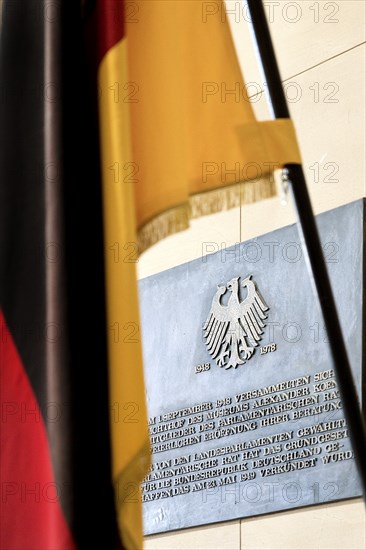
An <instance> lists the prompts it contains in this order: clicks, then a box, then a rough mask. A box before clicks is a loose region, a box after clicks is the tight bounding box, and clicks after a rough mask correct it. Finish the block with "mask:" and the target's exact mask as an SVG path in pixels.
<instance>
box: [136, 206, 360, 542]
mask: <svg viewBox="0 0 366 550" xmlns="http://www.w3.org/2000/svg"><path fill="white" fill-rule="evenodd" d="M364 208H365V205H364V201H363V200H360V201H356V202H354V203H351V204H348V205H346V206H344V207H341V208H337V209H335V210H332V211H329V212H326V213H324V214H321V215H319V216H318V217H317V223H318V227H319V230H320V234H321V238H322V244H323V250H324V255H325V258H326V261H327V266H328V269H329V273H330V277H331V281H332V286H333V289H334V294H335V298H336V302H337V305H338V311H339V316H340V320H341V324H342V328H343V331H344V336H345V340H346V344H347V348H348V352H349V356H350V361H351V365H352V369H353V374H354V378H355V382H356V385H357V390H358V392H359V396H360V400H361V388H362V367H363V359H362V342H363V336H364V333H363V330H364V328H363V325H362V320H363V291H364V252H363V251H364V244H363V233H364V227H365V225H364ZM204 250H206V251H207V250H211V251H213V250H216V253H212V254H208V255H204V254H203V255H202V258H200V259H197V260H195V261H192V262H189V263H187V264H184V265H180V266H178V267H176V268H174V269H170V270H168V271H165V272H163V273H159V274H158V275H154V276H152V277H148V278H146V279H144V280H142V281H141V282H140V303H141V321H142V333H143V342H144V362H145V380H146V390H147V402H148V414H149V432H150V437H151V446H152V451H153V464H152V468H151V471H150V472H149V474H148V475H147V477H146V478H145V480H144V482H143V485H142V489H143V493H142V499H143V510H144V529H145V534H146V535H149V534H153V533H159V532H165V531H169V530H173V529H182V528H186V527H191V526H197V525H203V524H208V523H214V522H220V521H225V520H231V519H234V518H242V517H248V516H255V515H259V514H265V513H270V512H274V511H279V510H287V509H290V508H295V507H299V506H307V505H311V504H319V503H323V502H330V501H334V500H339V499H347V498H351V497H356V496H360V495H361V494H362V492H361V487H360V482H359V478H358V474H357V470H356V464H355V460H354V457H353V451H352V448H351V445H350V439H349V432H348V427H347V422H346V419H345V415H344V410H343V408H342V402H341V399H340V394H339V388H338V385H337V380H336V377H335V373H334V370H333V365H332V360H331V356H330V350H329V344H328V342H327V335H326V332H325V329H324V323H323V320H322V317H321V314H320V312H319V307H318V304H317V301H316V299H315V298H314V294H313V290H312V287H311V281H310V278H309V275H308V273H307V269H306V265H305V259H304V255H303V253H302V250H301V245H300V240H299V235H298V232H297V228H296V226H288V227H284V228H282V229H279V230H277V231H274V232H272V233H269V234H266V235H262V236H260V237H258V238H256V239H254V240H252V241H248V242H243V243H238V244H237V245H235V246H233V247H231V248H225V245H222V244H221V243H206V244H205V249H204ZM355 405H356V404H355Z"/></svg>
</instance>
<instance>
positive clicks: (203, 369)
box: [194, 363, 211, 374]
mask: <svg viewBox="0 0 366 550" xmlns="http://www.w3.org/2000/svg"><path fill="white" fill-rule="evenodd" d="M210 368H211V364H210V363H203V364H201V365H196V366H195V367H194V372H195V374H200V372H206V371H208V370H210Z"/></svg>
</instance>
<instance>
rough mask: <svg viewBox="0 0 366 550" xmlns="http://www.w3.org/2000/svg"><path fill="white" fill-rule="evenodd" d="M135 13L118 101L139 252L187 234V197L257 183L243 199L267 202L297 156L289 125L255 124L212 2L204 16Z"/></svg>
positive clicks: (153, 9) (158, 7)
mask: <svg viewBox="0 0 366 550" xmlns="http://www.w3.org/2000/svg"><path fill="white" fill-rule="evenodd" d="M214 8H215V9H214ZM216 8H217V9H216ZM136 13H137V14H138V16H137V18H136V20H135V21H127V37H128V43H127V47H128V83H129V88H128V90H130V91H131V92H132V91H133V94H132V95H130V96H129V97H128V98H127V102H128V106H129V112H130V116H131V137H132V156H133V162H134V163H135V168H136V178H135V179H136V183H135V197H136V217H137V226H138V229H139V236H140V245H141V246H142V249H144V248H145V247H146V246H150V245H151V244H153V243H154V242H156V240H158V239H159V238H162V237H164V236H166V235H167V234H170V233H171V232H174V231H175V230H179V229H182V228H183V227H186V225H185V224H183V221H182V220H183V219H184V218H186V219H187V220H189V217H190V215H191V208H190V205H189V203H190V200H191V197H192V196H196V197H197V196H198V195H201V194H202V200H204V195H203V194H205V193H206V192H207V191H213V190H217V189H219V188H223V187H229V186H232V185H233V184H242V183H245V182H250V183H249V184H248V185H249V187H250V189H251V190H253V188H254V187H253V185H254V183H255V182H257V183H256V191H255V192H252V191H250V192H247V193H246V192H245V191H244V190H243V191H242V198H243V200H247V199H248V200H260V199H262V198H267V197H268V196H271V195H273V194H274V193H275V187H274V185H273V182H272V178H271V177H270V176H271V174H272V172H273V169H274V167H273V163H275V162H278V163H279V164H283V163H285V162H289V161H292V160H294V159H297V161H298V160H299V154H298V149H297V144H296V137H295V134H294V129H293V126H292V123H291V121H289V120H278V121H268V122H257V121H256V119H255V116H254V112H253V109H252V104H251V102H250V100H249V98H248V96H247V93H246V87H245V83H244V80H243V77H242V74H241V70H240V66H239V63H238V60H237V56H236V52H235V48H234V44H233V41H232V37H231V32H230V28H229V25H228V22H227V20H226V18H225V17H223V14H224V13H225V12H224V4H223V3H222V2H221V1H218V2H216V3H215V6H214V5H213V4H212V6H211V9H209V10H208V4H207V2H204V1H201V0H194V1H190V0H148V1H146V0H137V1H136ZM271 163H272V164H271ZM253 182H254V183H253ZM236 195H237V192H236ZM233 196H234V195H232V197H233ZM207 197H208V195H206V198H207ZM196 203H197V201H196ZM229 203H231V204H234V205H237V203H236V201H235V200H233V198H231V199H230V200H229V201H224V203H223V204H229ZM211 204H213V201H211ZM216 204H217V201H216ZM183 207H184V208H185V213H184V214H182V208H183ZM173 210H174V211H175V212H176V213H177V216H178V217H177V218H176V224H174V223H173ZM196 210H197V209H196ZM204 210H205V209H204V208H200V209H199V211H201V212H203V211H204ZM213 211H215V209H211V208H207V209H206V212H207V213H212V212H213ZM167 212H169V215H168V214H167ZM156 217H159V221H156ZM187 223H188V222H187ZM149 231H151V232H152V233H153V234H154V235H155V238H151V239H150V238H149V235H148V233H149ZM146 236H147V237H148V238H146Z"/></svg>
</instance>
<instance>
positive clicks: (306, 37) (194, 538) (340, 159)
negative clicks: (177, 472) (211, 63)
mask: <svg viewBox="0 0 366 550" xmlns="http://www.w3.org/2000/svg"><path fill="white" fill-rule="evenodd" d="M208 4H210V5H211V8H212V6H213V7H214V5H215V2H207V5H208ZM265 4H266V6H267V8H266V9H267V16H268V20H269V23H270V30H271V33H272V37H273V40H274V44H275V47H276V52H277V57H278V61H279V64H280V70H281V75H282V78H283V80H284V85H285V89H286V95H287V98H288V101H289V106H290V110H291V114H292V117H293V119H294V122H295V126H296V130H297V134H298V138H299V141H300V147H301V153H302V156H303V160H304V168H305V172H306V176H307V182H308V185H309V189H310V193H311V198H312V202H313V206H314V210H315V212H316V213H320V212H323V211H326V210H330V209H332V208H335V207H337V206H340V205H342V204H345V203H348V202H351V201H353V200H356V199H358V198H361V197H364V196H366V193H365V158H364V151H365V116H366V113H365V104H366V101H365V79H364V69H365V23H364V21H365V15H366V14H365V11H366V5H365V3H364V2H362V1H358V0H340V1H337V2H323V1H322V2H308V1H306V2H287V1H286V0H281V1H280V2H266V3H265ZM227 5H228V7H229V11H230V15H229V17H230V23H231V24H232V29H233V34H234V40H235V42H236V46H237V50H238V53H239V59H240V63H241V66H242V69H243V72H244V73H245V79H246V83H247V89H246V90H245V94H246V93H248V94H249V96H251V101H252V105H253V107H254V109H255V112H256V114H257V116H258V117H260V118H262V119H265V118H268V116H269V113H268V110H267V107H266V102H265V97H264V93H263V91H262V90H263V82H262V79H261V76H260V73H259V71H258V67H257V65H256V62H255V57H254V53H253V51H252V48H251V43H250V35H249V32H248V27H247V23H246V18H247V16H246V12H245V11H243V10H242V3H241V2H238V1H235V0H231V1H227ZM213 11H214V10H213ZM217 84H218V88H219V91H218V93H220V94H222V97H223V99H224V100H227V101H229V100H233V98H234V100H235V95H233V94H229V93H227V92H229V91H230V89H232V87H231V88H230V84H229V83H217ZM226 84H227V85H226ZM249 84H250V85H249ZM235 93H238V94H241V93H242V90H236V92H235ZM232 168H233V167H230V166H228V167H226V169H227V170H230V169H232ZM244 168H245V167H244ZM294 221H295V216H294V212H293V209H292V206H291V204H290V203H289V204H287V205H286V206H282V205H281V203H280V199H279V198H273V199H267V200H265V201H262V202H260V203H255V204H252V205H245V206H242V207H241V208H236V209H233V210H231V211H228V212H223V213H220V214H215V215H212V216H208V217H205V218H201V219H199V220H194V221H192V224H191V227H190V229H189V230H187V231H185V232H183V233H180V234H177V235H175V236H172V237H168V238H167V239H166V240H164V241H162V242H161V243H159V244H158V245H156V246H154V247H153V248H152V249H150V250H148V251H147V252H146V253H144V254H143V255H142V257H141V258H140V260H139V263H138V269H139V276H140V277H146V276H148V275H152V274H153V273H157V272H159V271H162V270H164V269H168V268H171V267H174V266H176V265H179V264H181V263H184V262H186V261H189V260H192V259H195V258H198V257H201V256H202V255H204V254H207V253H209V252H213V251H217V250H220V249H221V248H224V247H227V246H232V245H234V244H235V243H237V242H240V241H243V240H246V239H250V238H252V237H254V236H256V235H260V234H263V233H266V232H269V231H272V230H274V229H277V228H279V227H282V226H284V225H288V224H290V223H293V222H294ZM365 531H366V529H365V508H364V505H363V503H362V501H361V499H354V500H351V501H348V502H340V503H335V504H331V505H321V506H315V507H310V508H308V509H303V510H296V511H289V512H283V513H280V514H272V515H270V516H262V517H259V518H258V517H256V518H253V519H250V518H249V519H243V520H235V521H233V522H228V523H224V524H219V525H214V526H206V527H202V528H195V529H187V530H184V531H181V532H174V533H167V534H165V535H156V536H152V537H148V538H147V539H146V541H145V548H146V549H147V550H164V549H170V550H172V549H178V548H184V549H185V550H189V549H197V548H199V549H200V550H201V549H202V550H203V549H217V548H221V549H230V550H259V549H262V550H265V549H266V550H275V549H281V550H286V549H288V550H290V549H291V550H295V549H300V548H301V549H302V550H305V549H307V550H310V549H314V548H319V549H321V548H324V549H326V548H333V549H343V550H346V549H347V550H350V549H362V548H365V543H366V540H365Z"/></svg>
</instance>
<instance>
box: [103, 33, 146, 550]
mask: <svg viewBox="0 0 366 550" xmlns="http://www.w3.org/2000/svg"><path fill="white" fill-rule="evenodd" d="M125 70H126V40H122V41H121V42H119V43H118V44H117V45H116V46H114V47H113V48H111V49H110V50H109V51H108V53H107V54H106V55H105V56H104V58H103V60H102V62H101V64H100V67H99V75H98V79H99V86H100V90H101V93H100V99H99V112H100V131H101V161H102V162H101V164H102V179H103V209H104V239H105V266H106V293H107V321H108V353H109V380H110V407H111V409H110V426H111V437H112V474H113V481H114V484H115V495H116V508H117V514H118V521H119V526H120V531H121V535H122V539H123V543H124V545H125V547H126V548H128V549H129V550H132V549H141V548H142V519H141V497H140V482H141V480H142V479H143V477H144V475H145V474H146V473H147V470H148V467H149V463H150V456H149V448H150V445H149V438H148V432H147V420H146V406H145V388H144V377H143V368H142V352H141V332H140V320H139V309H138V296H137V284H136V269H135V267H136V264H135V262H136V259H137V257H136V253H135V252H136V250H135V248H136V221H135V204H134V192H133V185H134V184H133V183H131V182H129V181H126V178H125V177H124V172H123V167H124V166H125V165H126V164H127V163H128V162H130V161H131V155H130V136H129V117H128V108H127V105H126V103H124V102H122V101H115V98H114V95H113V94H112V93H110V86H111V85H113V84H114V83H115V82H118V81H119V79H123V78H125V75H124V71H125Z"/></svg>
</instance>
